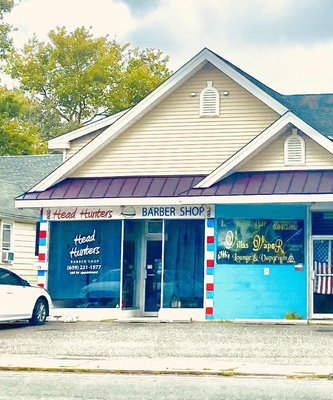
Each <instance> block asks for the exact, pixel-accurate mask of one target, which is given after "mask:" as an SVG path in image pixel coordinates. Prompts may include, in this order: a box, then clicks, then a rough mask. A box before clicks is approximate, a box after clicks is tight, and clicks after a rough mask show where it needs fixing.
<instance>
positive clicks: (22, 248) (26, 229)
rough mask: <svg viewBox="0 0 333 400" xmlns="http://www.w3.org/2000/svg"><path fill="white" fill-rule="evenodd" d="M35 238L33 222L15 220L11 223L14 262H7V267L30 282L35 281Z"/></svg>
mask: <svg viewBox="0 0 333 400" xmlns="http://www.w3.org/2000/svg"><path fill="white" fill-rule="evenodd" d="M35 238H36V225H35V223H27V222H17V221H16V222H14V223H13V237H12V246H13V247H12V251H13V252H14V262H13V264H9V267H10V269H11V270H12V271H14V272H16V273H17V274H18V275H20V276H21V277H22V278H24V279H27V280H28V281H29V282H30V283H37V272H36V270H35V268H34V264H35V262H36V261H37V257H36V256H35Z"/></svg>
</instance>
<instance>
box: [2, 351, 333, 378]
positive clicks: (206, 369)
mask: <svg viewBox="0 0 333 400" xmlns="http://www.w3.org/2000/svg"><path fill="white" fill-rule="evenodd" d="M0 371H41V372H42V371H43V372H71V373H109V374H142V375H197V376H199V375H200V376H204V375H214V376H223V377H232V376H247V377H249V376H253V377H280V378H282V377H283V378H303V379H304V378H308V379H314V378H317V379H318V378H322V379H333V366H320V365H311V366H308V365H307V366H304V365H262V364H239V363H236V362H225V361H220V360H209V359H203V360H202V359H193V360H192V359H134V358H122V359H95V358H91V359H87V358H80V357H78V358H43V357H36V356H26V357H18V356H15V355H14V356H9V355H8V356H2V357H1V356H0Z"/></svg>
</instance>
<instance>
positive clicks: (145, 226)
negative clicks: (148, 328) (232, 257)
mask: <svg viewBox="0 0 333 400" xmlns="http://www.w3.org/2000/svg"><path fill="white" fill-rule="evenodd" d="M203 288H204V221H203V220H197V221H195V220H187V221H179V220H177V221H162V220H126V221H124V246H123V279H122V302H121V304H122V310H123V311H128V313H129V315H141V316H157V315H158V312H159V311H160V310H161V308H164V309H170V308H202V307H203V292H204V290H203Z"/></svg>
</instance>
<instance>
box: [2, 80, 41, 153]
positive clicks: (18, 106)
mask: <svg viewBox="0 0 333 400" xmlns="http://www.w3.org/2000/svg"><path fill="white" fill-rule="evenodd" d="M36 107H37V106H36V105H34V104H33V103H32V102H31V101H29V100H28V99H27V98H26V97H25V96H24V95H23V93H21V92H20V91H18V90H9V89H7V88H5V87H0V155H1V156H4V155H14V154H15V155H20V154H40V153H45V152H46V150H47V147H46V143H45V142H44V141H43V140H42V139H41V138H40V136H39V127H38V125H36V124H35V123H34V122H32V121H31V120H32V115H33V114H34V113H37V108H36Z"/></svg>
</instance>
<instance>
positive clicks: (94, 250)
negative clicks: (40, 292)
mask: <svg viewBox="0 0 333 400" xmlns="http://www.w3.org/2000/svg"><path fill="white" fill-rule="evenodd" d="M120 250H121V221H84V222H83V221H75V222H74V221H73V222H52V223H51V226H50V254H49V273H48V290H49V292H50V294H51V297H52V300H53V302H54V305H55V306H57V307H89V308H91V307H98V308H100V307H109V308H113V307H119V305H120V304H119V302H120Z"/></svg>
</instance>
